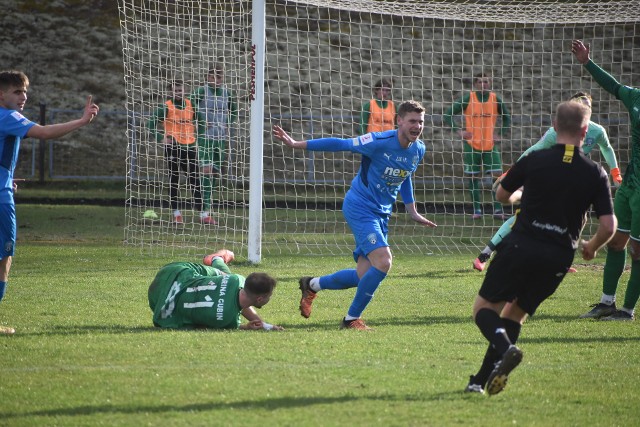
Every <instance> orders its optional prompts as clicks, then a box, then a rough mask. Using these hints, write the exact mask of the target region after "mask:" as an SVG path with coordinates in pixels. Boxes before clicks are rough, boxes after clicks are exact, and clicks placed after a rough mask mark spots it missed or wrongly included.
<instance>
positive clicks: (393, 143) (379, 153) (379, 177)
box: [273, 101, 436, 330]
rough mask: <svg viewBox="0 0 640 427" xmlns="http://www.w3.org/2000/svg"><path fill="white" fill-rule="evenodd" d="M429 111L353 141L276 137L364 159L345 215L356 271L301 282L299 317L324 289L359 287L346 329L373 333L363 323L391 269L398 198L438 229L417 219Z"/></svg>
mask: <svg viewBox="0 0 640 427" xmlns="http://www.w3.org/2000/svg"><path fill="white" fill-rule="evenodd" d="M424 112H425V108H424V107H423V106H422V105H421V104H420V103H419V102H417V101H405V102H403V103H402V104H400V106H399V107H398V118H397V120H398V128H397V129H395V130H389V131H385V132H374V133H367V134H365V135H362V136H358V137H355V138H349V139H340V138H320V139H311V140H309V141H296V140H294V139H293V138H292V137H291V136H289V135H288V134H287V132H285V131H284V130H283V129H282V128H281V127H280V126H277V125H276V126H274V127H273V136H274V137H275V138H276V139H278V140H280V141H282V142H283V143H284V144H285V145H288V146H289V147H292V148H302V149H306V150H311V151H351V152H353V153H358V154H361V155H362V163H361V165H360V169H359V170H358V174H357V175H356V176H355V178H354V179H353V181H352V182H351V188H350V189H349V191H348V192H347V194H346V196H345V199H344V202H343V205H342V211H343V214H344V217H345V219H346V221H347V224H349V227H350V228H351V231H352V233H353V237H354V239H355V250H354V251H353V257H354V260H355V261H356V268H355V269H345V270H340V271H337V272H335V273H333V274H329V275H327V276H322V277H313V278H312V277H303V278H301V279H300V290H301V291H302V298H301V299H300V314H302V316H303V317H305V318H308V317H309V316H310V315H311V304H312V302H313V300H314V299H315V298H316V296H317V292H318V291H320V290H322V289H348V288H353V287H357V290H356V294H355V297H354V299H353V302H352V303H351V306H350V307H349V310H348V312H347V315H346V316H345V318H344V319H343V320H342V324H341V328H348V329H359V330H370V329H371V328H369V327H368V326H367V325H366V324H365V323H364V321H363V320H362V319H361V318H360V317H361V315H362V312H363V311H364V309H365V308H366V307H367V305H368V304H369V302H370V301H371V299H372V298H373V295H374V293H375V291H376V289H378V286H380V283H382V281H383V280H384V278H385V277H386V276H387V274H388V273H389V270H390V269H391V261H392V255H391V250H390V248H389V243H388V242H387V233H388V223H389V217H390V216H391V210H392V207H393V204H394V203H395V201H396V199H397V197H398V193H400V195H401V196H402V201H403V202H404V205H405V207H406V210H407V213H408V214H409V215H410V216H411V218H412V219H413V220H414V221H416V222H418V223H419V224H422V225H425V226H427V227H435V226H436V224H435V223H433V222H431V221H429V220H428V219H426V218H425V217H423V216H422V215H420V214H419V213H418V211H417V210H416V206H415V201H414V198H413V184H412V182H411V176H412V174H413V173H414V172H415V170H416V169H417V167H418V165H419V164H420V161H421V160H422V157H424V154H425V151H426V148H425V145H424V143H423V142H422V141H421V140H420V139H418V138H419V137H420V134H421V133H422V130H423V128H424Z"/></svg>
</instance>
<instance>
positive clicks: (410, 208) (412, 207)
mask: <svg viewBox="0 0 640 427" xmlns="http://www.w3.org/2000/svg"><path fill="white" fill-rule="evenodd" d="M404 206H405V208H406V209H407V213H408V214H409V216H411V219H412V220H414V221H415V222H417V223H419V224H422V225H426V226H427V227H431V228H435V227H437V226H438V225H437V224H436V223H435V222H432V221H429V220H428V219H427V218H425V217H423V216H422V215H420V214H419V213H418V211H417V210H416V204H415V203H407V204H405V205H404Z"/></svg>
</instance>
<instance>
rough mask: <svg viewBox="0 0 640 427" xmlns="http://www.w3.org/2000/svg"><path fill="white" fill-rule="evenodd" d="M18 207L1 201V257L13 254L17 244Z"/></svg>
mask: <svg viewBox="0 0 640 427" xmlns="http://www.w3.org/2000/svg"><path fill="white" fill-rule="evenodd" d="M16 229H17V227H16V207H15V205H14V204H13V203H0V259H4V258H6V257H8V256H13V255H14V253H15V246H16Z"/></svg>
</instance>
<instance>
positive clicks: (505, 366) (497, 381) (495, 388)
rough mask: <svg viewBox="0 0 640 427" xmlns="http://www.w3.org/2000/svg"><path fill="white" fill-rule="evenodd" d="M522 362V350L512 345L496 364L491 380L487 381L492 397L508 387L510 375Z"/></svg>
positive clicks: (488, 390)
mask: <svg viewBox="0 0 640 427" xmlns="http://www.w3.org/2000/svg"><path fill="white" fill-rule="evenodd" d="M520 362H522V350H520V349H519V348H518V347H516V346H515V345H511V346H510V347H509V348H508V349H507V351H506V352H505V353H504V356H502V359H501V360H500V361H498V362H497V363H496V367H495V368H493V371H492V372H491V375H489V379H488V380H487V393H489V395H490V396H492V395H494V394H498V393H500V392H501V391H502V390H504V388H505V387H506V386H507V380H508V379H509V374H510V373H511V371H513V370H514V369H515V368H516V367H517V366H518V365H519V364H520Z"/></svg>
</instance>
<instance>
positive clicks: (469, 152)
mask: <svg viewBox="0 0 640 427" xmlns="http://www.w3.org/2000/svg"><path fill="white" fill-rule="evenodd" d="M462 145H463V151H462V160H463V161H464V173H465V174H467V175H477V174H479V173H481V172H484V173H486V174H494V173H502V156H501V155H500V151H498V148H497V147H496V146H494V147H493V149H492V150H491V151H480V150H476V149H474V148H473V147H471V146H470V145H469V144H468V143H466V142H464V143H463V144H462Z"/></svg>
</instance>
